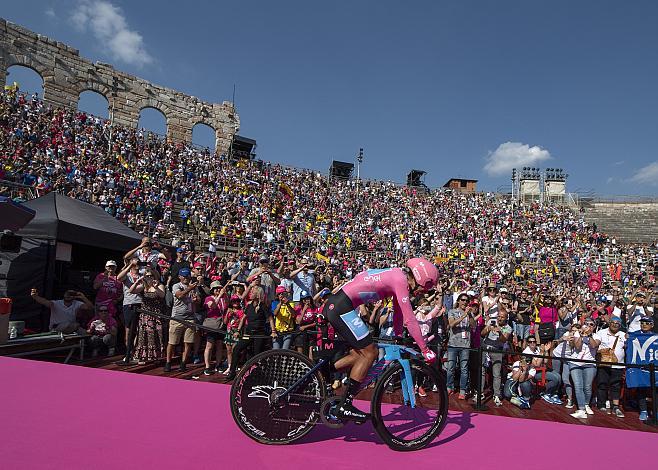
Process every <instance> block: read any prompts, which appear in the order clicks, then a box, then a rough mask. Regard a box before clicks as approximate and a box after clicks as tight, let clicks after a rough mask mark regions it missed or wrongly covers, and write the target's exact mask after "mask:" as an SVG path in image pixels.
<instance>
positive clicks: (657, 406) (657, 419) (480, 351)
mask: <svg viewBox="0 0 658 470" xmlns="http://www.w3.org/2000/svg"><path fill="white" fill-rule="evenodd" d="M138 312H139V313H140V314H141V313H146V314H148V315H152V316H156V317H160V318H162V319H163V320H168V321H176V322H179V323H182V324H183V325H185V326H187V327H189V328H193V329H195V330H196V331H206V332H209V333H217V334H219V335H223V336H225V335H226V334H227V332H226V330H223V329H216V328H210V327H207V326H203V325H199V324H197V323H196V322H193V321H188V320H182V319H174V318H172V317H171V316H169V315H166V314H162V313H157V312H151V311H148V312H145V311H143V310H138ZM301 333H305V334H306V333H310V334H318V333H323V332H321V331H319V330H305V331H304V332H301V331H296V332H292V333H286V335H288V334H290V335H292V336H293V337H294V336H296V335H299V334H301ZM241 339H242V337H241ZM249 339H272V335H249ZM323 340H325V341H327V340H328V338H326V337H323ZM374 340H375V342H377V341H379V340H382V341H387V340H389V341H390V338H378V337H376V338H374ZM129 344H130V337H129ZM448 349H457V350H467V351H469V352H472V353H476V355H477V374H476V390H477V393H476V401H475V409H476V410H486V409H487V407H486V406H484V405H483V403H482V389H483V384H482V369H483V367H484V366H483V360H482V359H483V357H484V354H486V353H493V354H502V355H503V357H509V356H517V357H526V358H528V359H530V360H532V359H537V358H539V359H545V360H547V361H551V363H552V361H555V360H558V361H560V362H572V363H573V362H575V363H579V364H592V365H594V366H596V367H600V366H607V365H610V366H612V365H616V366H623V367H625V368H626V369H642V370H648V372H649V381H650V387H649V388H650V389H651V406H652V417H651V421H650V422H651V424H653V425H658V416H657V412H658V403H657V401H656V366H655V364H654V363H653V362H651V363H649V364H633V363H629V362H602V361H592V360H587V359H572V358H566V357H556V356H546V355H542V354H527V353H522V352H516V351H509V350H504V349H491V348H486V349H485V348H483V347H482V346H480V347H477V348H473V347H460V346H448V347H446V348H442V351H447V350H448ZM439 360H441V358H439ZM508 362H509V361H508ZM501 375H502V372H501Z"/></svg>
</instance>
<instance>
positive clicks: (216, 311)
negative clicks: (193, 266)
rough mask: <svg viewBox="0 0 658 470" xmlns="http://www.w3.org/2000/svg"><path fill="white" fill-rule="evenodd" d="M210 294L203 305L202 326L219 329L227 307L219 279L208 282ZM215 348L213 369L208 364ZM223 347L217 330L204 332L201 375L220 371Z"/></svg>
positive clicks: (224, 293) (223, 289)
mask: <svg viewBox="0 0 658 470" xmlns="http://www.w3.org/2000/svg"><path fill="white" fill-rule="evenodd" d="M210 292H211V294H210V295H209V296H207V297H206V298H205V299H204V301H203V305H204V306H205V307H206V318H205V319H204V320H203V326H205V327H208V328H212V329H214V330H219V329H220V328H221V327H222V326H223V320H222V319H223V317H224V315H225V314H226V309H227V307H228V297H227V296H226V286H222V283H221V281H213V282H212V283H211V284H210ZM213 347H214V348H215V360H216V365H215V368H214V369H213V368H212V367H211V364H210V356H211V354H212V349H213ZM223 351H224V348H223V347H222V338H221V334H220V333H217V332H214V331H213V332H208V333H207V334H206V349H205V350H204V352H203V358H204V361H205V364H206V368H205V370H204V371H203V375H212V374H214V373H215V372H221V371H222V369H221V366H222V356H223Z"/></svg>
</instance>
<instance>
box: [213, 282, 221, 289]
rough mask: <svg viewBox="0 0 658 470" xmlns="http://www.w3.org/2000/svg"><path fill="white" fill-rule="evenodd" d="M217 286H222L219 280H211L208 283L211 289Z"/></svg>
mask: <svg viewBox="0 0 658 470" xmlns="http://www.w3.org/2000/svg"><path fill="white" fill-rule="evenodd" d="M217 287H222V283H221V281H213V282H211V283H210V288H211V289H215V288H217Z"/></svg>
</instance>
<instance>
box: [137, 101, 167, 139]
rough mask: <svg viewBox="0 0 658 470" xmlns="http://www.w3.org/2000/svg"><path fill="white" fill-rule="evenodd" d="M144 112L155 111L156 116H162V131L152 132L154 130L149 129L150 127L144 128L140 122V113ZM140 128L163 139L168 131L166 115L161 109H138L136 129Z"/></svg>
mask: <svg viewBox="0 0 658 470" xmlns="http://www.w3.org/2000/svg"><path fill="white" fill-rule="evenodd" d="M144 110H155V111H157V112H158V114H160V115H161V116H162V120H163V121H164V129H162V130H160V129H157V130H154V129H149V127H151V126H150V125H149V126H144V122H140V121H141V119H142V111H144ZM147 119H150V118H148V117H147ZM142 127H144V128H145V129H146V130H148V131H150V132H154V133H156V134H158V135H160V136H162V137H165V136H166V135H167V132H168V131H169V119H168V118H167V115H166V114H165V113H164V112H163V111H162V110H161V109H159V108H156V107H154V106H143V107H141V108H140V109H139V111H138V117H137V128H138V129H140V128H142Z"/></svg>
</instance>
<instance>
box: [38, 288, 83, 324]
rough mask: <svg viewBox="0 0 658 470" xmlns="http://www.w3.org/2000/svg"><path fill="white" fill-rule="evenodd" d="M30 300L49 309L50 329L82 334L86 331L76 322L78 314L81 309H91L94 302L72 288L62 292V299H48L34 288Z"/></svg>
mask: <svg viewBox="0 0 658 470" xmlns="http://www.w3.org/2000/svg"><path fill="white" fill-rule="evenodd" d="M30 295H31V296H32V300H34V301H35V302H37V303H38V304H41V305H43V306H44V307H47V308H49V309H50V321H49V324H48V328H49V329H50V331H56V332H58V333H64V334H72V333H77V334H79V335H84V334H85V333H86V332H87V331H86V330H85V329H84V328H82V327H81V326H80V323H78V315H79V313H80V312H81V311H82V310H90V311H91V310H93V309H94V304H92V303H91V302H90V301H89V299H88V298H87V297H86V296H85V295H84V294H83V293H82V292H78V291H74V290H71V289H69V290H67V291H65V292H64V298H63V299H62V300H48V299H46V298H43V297H41V296H40V295H39V292H38V291H37V290H36V289H32V290H31V292H30Z"/></svg>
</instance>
